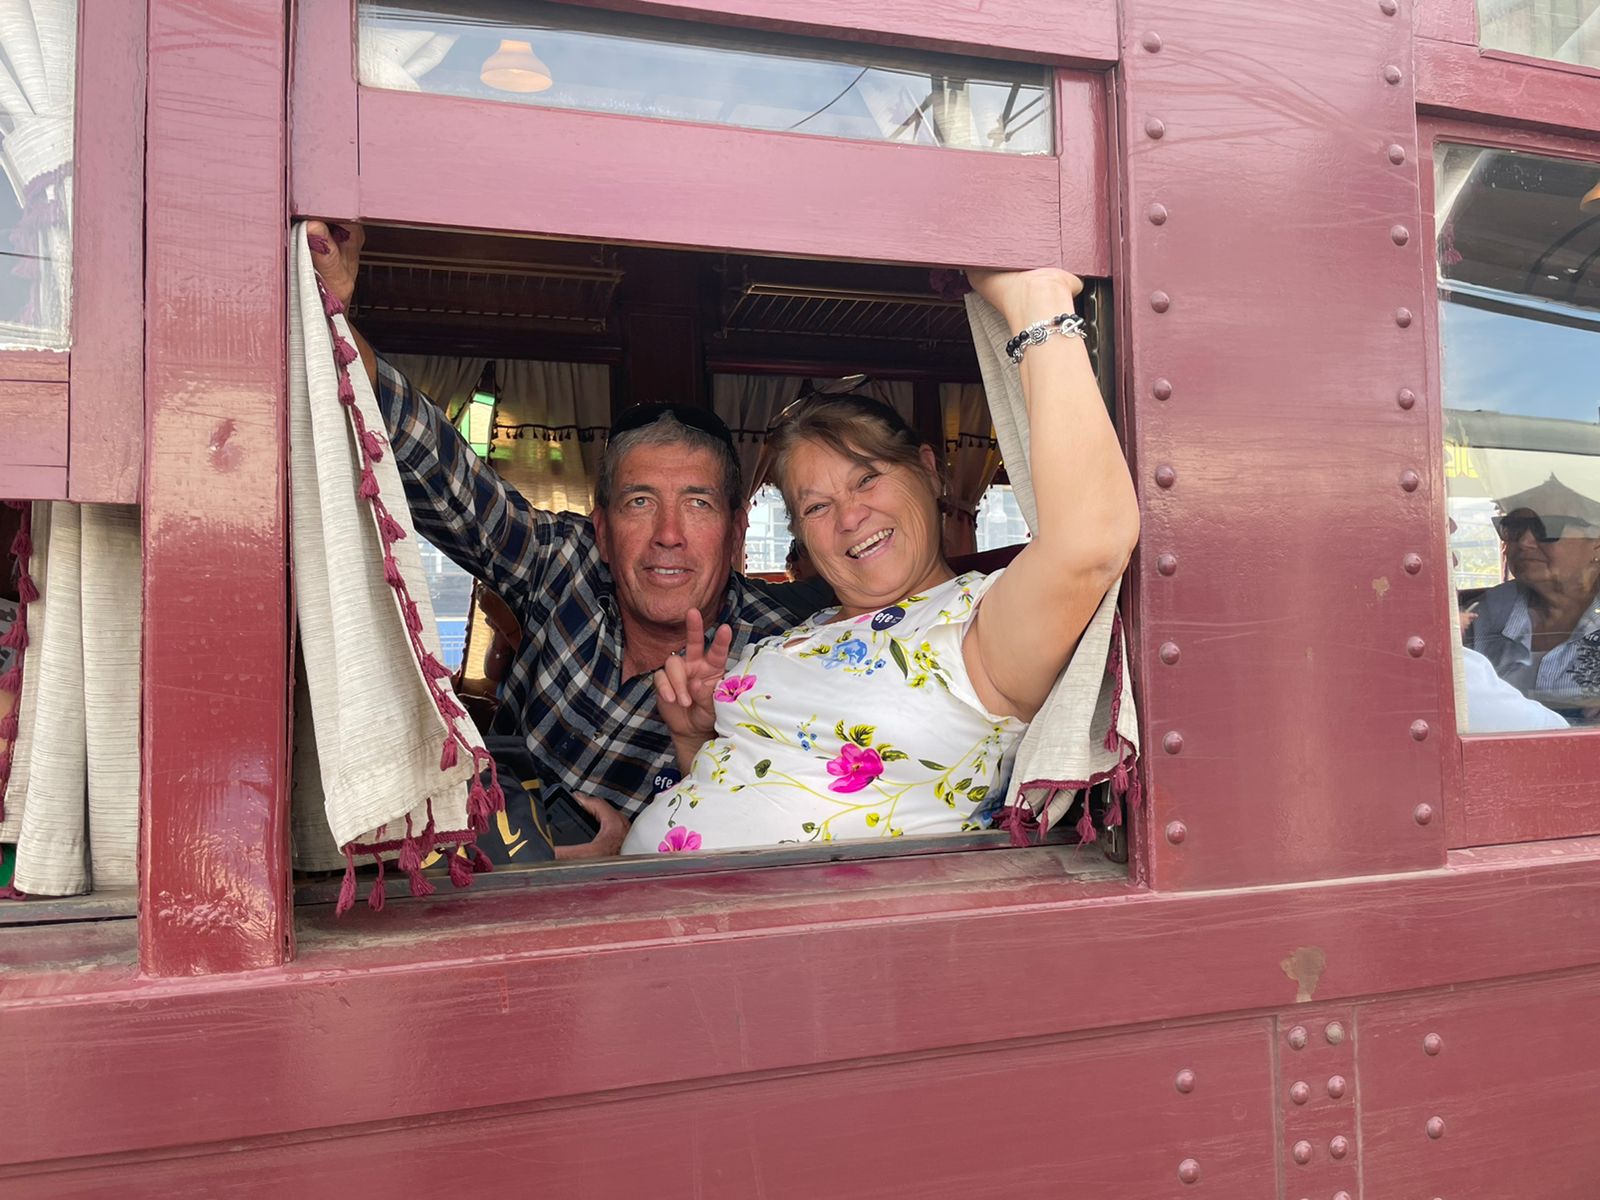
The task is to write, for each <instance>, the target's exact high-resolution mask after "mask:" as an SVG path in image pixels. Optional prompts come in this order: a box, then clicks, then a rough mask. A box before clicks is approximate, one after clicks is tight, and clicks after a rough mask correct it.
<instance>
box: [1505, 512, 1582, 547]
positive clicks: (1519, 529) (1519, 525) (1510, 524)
mask: <svg viewBox="0 0 1600 1200" xmlns="http://www.w3.org/2000/svg"><path fill="white" fill-rule="evenodd" d="M1492 522H1493V524H1494V531H1495V532H1496V533H1498V534H1499V535H1500V540H1501V541H1502V542H1514V541H1516V540H1517V539H1518V538H1520V537H1521V536H1522V535H1523V534H1525V533H1531V534H1533V539H1534V541H1536V542H1545V543H1549V542H1555V541H1560V540H1561V539H1562V538H1564V537H1582V536H1584V535H1586V534H1588V533H1589V532H1590V531H1591V530H1592V529H1593V528H1594V526H1593V525H1592V524H1591V523H1590V522H1588V521H1585V520H1584V519H1583V518H1582V517H1539V516H1534V515H1532V514H1528V515H1522V514H1518V515H1516V516H1509V517H1494V518H1492Z"/></svg>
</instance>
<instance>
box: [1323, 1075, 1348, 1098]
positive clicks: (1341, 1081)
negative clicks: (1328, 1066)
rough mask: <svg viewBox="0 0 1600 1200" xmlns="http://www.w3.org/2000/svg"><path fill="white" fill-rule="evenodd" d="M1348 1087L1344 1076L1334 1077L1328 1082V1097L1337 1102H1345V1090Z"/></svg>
mask: <svg viewBox="0 0 1600 1200" xmlns="http://www.w3.org/2000/svg"><path fill="white" fill-rule="evenodd" d="M1348 1086H1349V1084H1347V1083H1346V1082H1345V1078H1344V1076H1343V1075H1334V1076H1332V1077H1330V1078H1329V1080H1328V1095H1329V1096H1331V1097H1332V1098H1333V1099H1335V1100H1343V1099H1344V1091H1345V1088H1347V1087H1348Z"/></svg>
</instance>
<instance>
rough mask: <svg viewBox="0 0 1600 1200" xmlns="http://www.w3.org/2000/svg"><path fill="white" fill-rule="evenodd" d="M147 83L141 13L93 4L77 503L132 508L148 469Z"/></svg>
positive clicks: (81, 75)
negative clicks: (145, 303)
mask: <svg viewBox="0 0 1600 1200" xmlns="http://www.w3.org/2000/svg"><path fill="white" fill-rule="evenodd" d="M85 11H86V12H87V8H86V9H85ZM144 84H145V9H144V6H143V5H142V4H108V5H103V6H101V5H96V6H94V19H93V20H85V21H83V22H82V24H81V25H80V33H79V46H78V117H77V143H78V144H77V157H76V161H75V163H74V165H73V176H74V183H73V186H74V193H73V202H74V204H75V205H76V211H75V212H74V214H73V228H72V239H73V261H74V262H75V263H76V264H77V265H76V267H75V269H74V271H73V284H72V287H73V292H72V308H73V311H72V345H73V351H72V387H71V400H70V407H71V439H72V471H71V496H72V499H74V500H83V501H100V502H103V503H110V504H132V503H134V502H135V501H137V500H138V498H139V475H140V471H141V469H142V467H143V465H144V120H143V118H144Z"/></svg>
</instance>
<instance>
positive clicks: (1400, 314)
mask: <svg viewBox="0 0 1600 1200" xmlns="http://www.w3.org/2000/svg"><path fill="white" fill-rule="evenodd" d="M1394 323H1395V324H1396V325H1398V326H1400V328H1401V329H1406V328H1408V327H1409V326H1410V325H1411V310H1410V309H1409V308H1397V309H1395V310H1394Z"/></svg>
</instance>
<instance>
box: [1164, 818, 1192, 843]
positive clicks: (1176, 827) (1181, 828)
mask: <svg viewBox="0 0 1600 1200" xmlns="http://www.w3.org/2000/svg"><path fill="white" fill-rule="evenodd" d="M1188 836H1189V827H1188V826H1187V825H1185V824H1184V823H1183V822H1182V821H1169V822H1167V841H1169V842H1171V843H1172V844H1173V845H1174V846H1181V845H1183V840H1184V839H1185V838H1186V837H1188Z"/></svg>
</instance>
